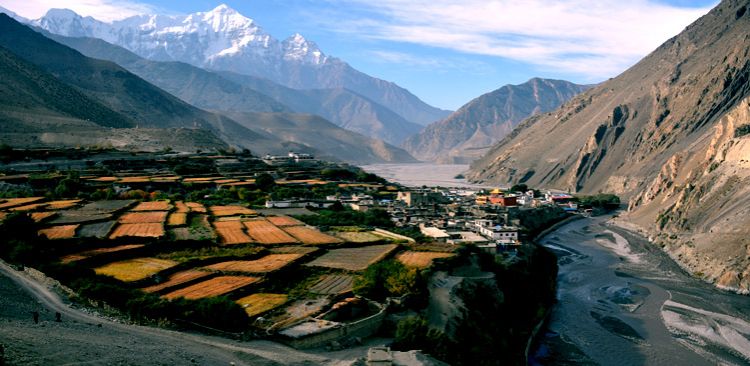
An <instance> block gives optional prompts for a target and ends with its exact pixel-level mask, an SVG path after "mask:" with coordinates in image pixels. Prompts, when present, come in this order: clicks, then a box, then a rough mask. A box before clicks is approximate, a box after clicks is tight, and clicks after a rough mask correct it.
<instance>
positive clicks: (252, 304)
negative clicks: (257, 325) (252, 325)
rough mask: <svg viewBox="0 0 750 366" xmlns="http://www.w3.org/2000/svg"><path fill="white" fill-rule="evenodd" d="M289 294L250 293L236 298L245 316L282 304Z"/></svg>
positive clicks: (255, 314) (260, 312) (258, 313)
mask: <svg viewBox="0 0 750 366" xmlns="http://www.w3.org/2000/svg"><path fill="white" fill-rule="evenodd" d="M288 299H289V296H287V295H284V294H263V293H261V294H252V295H250V296H245V297H243V298H241V299H239V300H237V304H239V305H240V306H242V308H243V309H245V312H246V313H247V316H249V317H254V316H258V315H260V314H263V313H265V312H267V311H270V310H273V309H276V308H277V307H279V306H281V305H284V304H285V303H286V302H287V300H288Z"/></svg>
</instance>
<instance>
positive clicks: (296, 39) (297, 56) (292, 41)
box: [283, 33, 328, 65]
mask: <svg viewBox="0 0 750 366" xmlns="http://www.w3.org/2000/svg"><path fill="white" fill-rule="evenodd" d="M283 48H284V59H285V60H294V61H300V62H303V63H308V64H313V65H320V64H324V63H325V62H326V61H327V60H328V57H327V56H326V55H325V54H324V53H323V51H321V50H320V48H319V47H318V45H317V44H315V42H313V41H308V40H307V39H305V37H304V36H303V35H301V34H299V33H295V34H293V35H292V36H291V37H289V38H287V39H285V40H284V42H283Z"/></svg>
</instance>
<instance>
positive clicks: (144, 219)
mask: <svg viewBox="0 0 750 366" xmlns="http://www.w3.org/2000/svg"><path fill="white" fill-rule="evenodd" d="M166 220H167V212H166V211H151V212H127V213H125V214H123V215H122V216H120V219H119V220H118V222H120V223H121V224H144V223H163V222H164V221H166Z"/></svg>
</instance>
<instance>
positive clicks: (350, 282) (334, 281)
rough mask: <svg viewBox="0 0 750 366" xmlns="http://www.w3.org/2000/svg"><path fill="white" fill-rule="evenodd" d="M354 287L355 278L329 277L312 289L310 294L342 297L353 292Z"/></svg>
mask: <svg viewBox="0 0 750 366" xmlns="http://www.w3.org/2000/svg"><path fill="white" fill-rule="evenodd" d="M353 286H354V276H349V275H327V276H323V277H322V278H321V279H320V281H318V283H316V284H315V285H313V286H312V287H310V292H311V293H313V294H318V295H340V294H345V293H348V292H351V291H352V289H353Z"/></svg>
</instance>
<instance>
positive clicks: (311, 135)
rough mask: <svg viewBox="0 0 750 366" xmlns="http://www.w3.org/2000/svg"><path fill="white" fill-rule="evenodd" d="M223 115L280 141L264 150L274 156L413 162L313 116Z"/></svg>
mask: <svg viewBox="0 0 750 366" xmlns="http://www.w3.org/2000/svg"><path fill="white" fill-rule="evenodd" d="M227 115H228V116H229V117H231V118H232V119H233V120H235V121H237V122H239V123H241V124H242V125H243V126H245V127H247V128H249V129H252V130H254V131H257V132H261V131H262V132H265V133H267V134H268V135H270V136H274V137H276V138H278V139H280V140H282V141H283V142H282V143H276V144H273V145H269V146H266V147H265V149H266V150H267V151H271V152H273V153H276V154H283V153H286V152H287V151H289V150H297V151H301V152H311V153H314V154H315V155H317V156H318V157H319V158H322V159H326V160H338V161H346V162H350V163H356V164H372V163H410V162H416V160H415V159H414V158H413V157H411V155H409V153H407V152H406V151H404V150H402V149H399V148H397V147H395V146H392V145H389V144H387V143H385V142H383V141H382V140H376V139H373V138H369V137H366V136H363V135H360V134H358V133H356V132H352V131H348V130H345V129H343V128H341V127H338V126H336V125H335V124H333V123H331V122H329V121H326V120H325V119H323V118H320V117H318V116H314V115H305V114H293V113H241V112H235V113H227Z"/></svg>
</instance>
